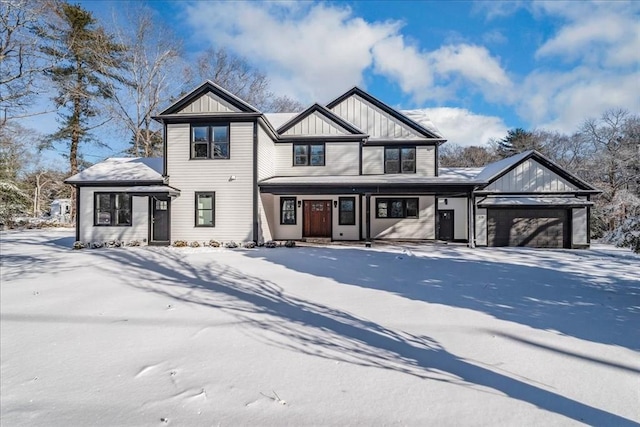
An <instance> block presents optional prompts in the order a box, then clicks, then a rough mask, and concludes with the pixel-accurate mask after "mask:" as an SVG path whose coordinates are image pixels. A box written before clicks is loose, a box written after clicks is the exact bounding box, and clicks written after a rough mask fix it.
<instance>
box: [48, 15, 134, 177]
mask: <svg viewBox="0 0 640 427" xmlns="http://www.w3.org/2000/svg"><path fill="white" fill-rule="evenodd" d="M54 12H55V18H56V19H55V20H52V22H50V23H48V25H47V31H46V33H45V34H44V35H43V36H44V39H45V40H46V43H45V45H44V46H42V51H43V53H44V54H46V55H47V56H49V57H51V58H52V59H53V60H54V61H55V64H56V65H55V66H54V67H52V68H51V69H50V70H48V71H47V75H48V76H49V77H50V78H51V80H52V82H53V84H54V85H55V87H56V88H57V90H58V94H57V96H56V97H55V98H54V101H55V104H56V106H57V107H58V108H59V109H60V112H59V117H60V119H61V120H60V125H61V126H60V128H59V129H58V131H57V132H55V133H54V134H52V135H50V137H49V140H48V144H47V145H52V144H53V143H55V142H62V141H64V142H66V143H67V144H68V146H69V152H68V156H69V163H70V173H71V174H75V173H77V172H78V148H79V146H80V144H81V143H83V142H86V141H89V140H91V135H90V131H91V130H92V129H94V128H95V127H97V126H99V125H100V124H96V123H95V121H94V120H93V119H95V118H96V117H97V116H99V110H98V109H97V108H96V101H97V100H99V99H100V98H109V97H111V96H112V90H111V89H110V85H109V84H108V82H109V81H112V80H122V78H121V77H120V76H119V75H118V71H119V70H120V69H121V68H122V67H123V65H124V60H125V48H124V47H123V46H122V45H120V44H118V43H115V42H114V41H113V37H112V36H111V35H110V34H108V33H107V32H106V31H105V30H104V28H102V27H101V26H99V25H97V23H96V20H95V18H94V17H93V15H92V14H91V13H90V12H89V11H87V10H85V9H83V8H82V7H80V6H78V5H70V4H68V3H59V4H58V5H57V7H56V10H55V11H54Z"/></svg>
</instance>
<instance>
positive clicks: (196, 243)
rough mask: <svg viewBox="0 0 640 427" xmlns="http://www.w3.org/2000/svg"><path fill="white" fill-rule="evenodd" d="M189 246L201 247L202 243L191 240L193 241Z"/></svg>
mask: <svg viewBox="0 0 640 427" xmlns="http://www.w3.org/2000/svg"><path fill="white" fill-rule="evenodd" d="M189 246H191V247H192V248H199V247H200V243H199V242H191V243H189Z"/></svg>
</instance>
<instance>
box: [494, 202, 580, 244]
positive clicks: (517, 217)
mask: <svg viewBox="0 0 640 427" xmlns="http://www.w3.org/2000/svg"><path fill="white" fill-rule="evenodd" d="M569 217H570V215H569V210H567V209H552V208H538V209H536V208H494V209H487V244H488V246H529V247H534V248H568V247H570V245H571V242H570V237H569V236H570V223H569Z"/></svg>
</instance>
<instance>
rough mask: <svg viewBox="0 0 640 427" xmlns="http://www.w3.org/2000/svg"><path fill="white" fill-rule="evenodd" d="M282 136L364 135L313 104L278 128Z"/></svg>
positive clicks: (318, 105)
mask: <svg viewBox="0 0 640 427" xmlns="http://www.w3.org/2000/svg"><path fill="white" fill-rule="evenodd" d="M278 134H280V135H282V136H341V135H362V136H363V137H364V136H365V135H364V134H363V132H362V131H360V129H358V128H356V127H355V126H353V125H351V124H350V123H348V122H346V121H344V120H343V119H341V118H340V117H338V116H336V115H335V114H334V113H333V112H331V111H330V110H328V109H327V108H325V107H323V106H322V105H320V104H313V105H312V106H311V107H309V108H307V109H306V110H305V111H303V112H302V113H300V114H298V115H297V116H295V117H293V118H292V119H291V120H289V121H288V122H286V123H285V124H283V125H282V126H280V127H279V128H278Z"/></svg>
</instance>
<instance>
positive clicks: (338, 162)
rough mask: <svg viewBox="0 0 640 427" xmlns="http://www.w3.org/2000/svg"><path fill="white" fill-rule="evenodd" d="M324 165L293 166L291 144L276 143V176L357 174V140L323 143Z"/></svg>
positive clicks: (358, 151) (358, 150)
mask: <svg viewBox="0 0 640 427" xmlns="http://www.w3.org/2000/svg"><path fill="white" fill-rule="evenodd" d="M324 155H325V159H324V160H325V161H324V164H325V165H324V166H293V144H292V143H278V144H276V175H277V176H316V175H358V172H359V171H358V165H359V162H358V157H359V155H360V148H359V143H358V142H328V143H326V144H325V153H324Z"/></svg>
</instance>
